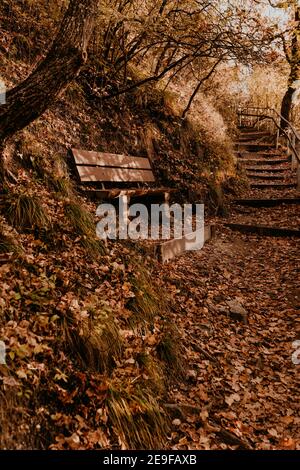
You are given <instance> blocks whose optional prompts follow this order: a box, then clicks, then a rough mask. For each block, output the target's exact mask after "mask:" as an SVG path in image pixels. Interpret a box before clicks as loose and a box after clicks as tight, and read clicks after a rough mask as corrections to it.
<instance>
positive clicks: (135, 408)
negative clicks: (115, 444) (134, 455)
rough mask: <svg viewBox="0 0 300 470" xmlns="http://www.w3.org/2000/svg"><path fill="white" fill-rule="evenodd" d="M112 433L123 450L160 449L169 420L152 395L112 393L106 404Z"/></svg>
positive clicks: (143, 392) (163, 442)
mask: <svg viewBox="0 0 300 470" xmlns="http://www.w3.org/2000/svg"><path fill="white" fill-rule="evenodd" d="M107 405H108V409H109V418H110V421H111V423H112V427H113V431H114V433H115V434H116V436H117V437H118V440H119V443H120V444H121V445H122V448H125V449H131V450H139V449H161V448H163V447H164V445H165V441H166V435H167V432H168V419H167V417H166V416H165V414H164V413H163V412H162V411H161V409H160V407H159V404H158V402H157V400H156V399H155V398H154V397H153V396H152V395H151V393H150V392H148V391H147V392H146V391H141V390H136V391H134V392H132V393H129V392H127V391H121V392H120V391H117V390H115V389H113V388H110V390H109V397H108V401H107Z"/></svg>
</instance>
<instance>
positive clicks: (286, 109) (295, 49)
mask: <svg viewBox="0 0 300 470" xmlns="http://www.w3.org/2000/svg"><path fill="white" fill-rule="evenodd" d="M294 13H295V28H294V30H293V37H292V44H291V49H290V52H289V51H286V56H287V60H288V62H289V64H290V69H291V71H290V76H289V83H288V89H287V91H286V93H285V95H284V97H283V100H282V104H281V115H282V117H283V119H281V128H282V129H286V128H287V127H288V123H287V121H290V120H291V110H292V105H293V98H294V96H295V95H296V93H297V92H298V90H299V80H300V7H299V6H295V7H294Z"/></svg>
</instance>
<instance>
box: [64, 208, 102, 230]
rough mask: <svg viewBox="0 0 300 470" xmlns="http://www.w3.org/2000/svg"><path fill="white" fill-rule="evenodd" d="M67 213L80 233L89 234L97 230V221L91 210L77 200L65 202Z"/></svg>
mask: <svg viewBox="0 0 300 470" xmlns="http://www.w3.org/2000/svg"><path fill="white" fill-rule="evenodd" d="M65 215H66V217H67V218H68V219H69V221H70V223H71V225H72V227H73V228H74V229H75V230H76V232H77V234H78V235H87V236H89V235H90V234H91V232H95V223H94V221H93V217H92V216H91V214H90V213H89V212H87V211H86V210H85V209H83V208H82V207H81V206H80V205H79V204H77V203H75V202H68V203H66V204H65Z"/></svg>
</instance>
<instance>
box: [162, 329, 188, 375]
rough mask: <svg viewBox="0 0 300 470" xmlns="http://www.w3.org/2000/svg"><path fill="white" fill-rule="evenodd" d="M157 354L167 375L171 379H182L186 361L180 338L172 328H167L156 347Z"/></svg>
mask: <svg viewBox="0 0 300 470" xmlns="http://www.w3.org/2000/svg"><path fill="white" fill-rule="evenodd" d="M156 349H157V354H158V357H159V359H160V360H161V361H163V362H164V363H165V364H166V366H167V369H168V374H169V375H170V376H173V377H175V378H176V377H177V378H178V377H183V376H184V371H185V370H186V361H185V354H184V351H183V348H182V346H181V343H180V337H179V334H178V332H177V331H176V329H175V328H174V327H169V329H168V330H166V331H165V332H164V335H163V337H162V338H161V340H160V342H159V343H158V345H157V348H156Z"/></svg>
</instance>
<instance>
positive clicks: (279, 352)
mask: <svg viewBox="0 0 300 470" xmlns="http://www.w3.org/2000/svg"><path fill="white" fill-rule="evenodd" d="M164 274H165V278H166V281H167V283H168V286H169V289H170V290H171V291H172V294H173V298H174V315H173V321H174V323H175V324H176V325H177V327H178V328H179V329H180V332H181V335H182V342H183V346H184V349H185V355H186V358H187V367H186V371H185V373H184V381H183V382H182V386H180V388H173V390H172V403H171V406H170V407H169V409H171V410H172V413H173V418H174V421H173V433H172V439H171V442H170V444H169V445H170V448H175V449H187V448H188V449H227V448H251V449H295V448H298V449H300V439H299V424H300V413H299V409H300V390H299V370H300V365H295V364H293V362H292V354H293V352H295V349H293V342H294V341H295V340H297V339H300V319H299V308H300V289H299V286H300V240H299V239H292V238H289V239H276V238H270V237H267V238H262V237H258V236H255V235H242V234H239V233H234V232H231V231H230V230H228V229H225V228H222V229H221V230H219V231H218V233H217V238H216V239H215V240H213V241H211V242H210V243H209V244H208V245H206V246H205V247H204V249H203V250H202V251H200V252H198V253H187V254H186V255H185V256H183V257H181V258H179V259H177V260H175V261H174V262H173V263H170V264H169V265H167V266H165V268H164ZM229 301H235V304H236V305H235V307H234V306H233V307H232V305H231V310H232V311H233V312H234V310H236V309H238V310H239V309H241V307H243V308H244V309H245V310H246V312H247V315H246V313H245V312H244V311H243V310H241V312H240V313H235V314H234V313H230V308H229V306H228V303H227V302H229ZM175 312H176V313H175ZM178 312H179V313H178ZM245 323H247V324H245ZM297 380H298V381H297ZM185 405H190V406H185Z"/></svg>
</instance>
